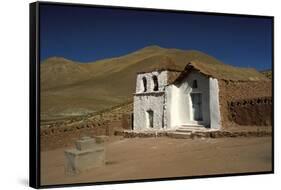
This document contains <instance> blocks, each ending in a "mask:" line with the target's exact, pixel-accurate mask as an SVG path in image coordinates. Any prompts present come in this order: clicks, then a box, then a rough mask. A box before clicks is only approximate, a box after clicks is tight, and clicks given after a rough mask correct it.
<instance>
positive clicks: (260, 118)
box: [228, 97, 272, 126]
mask: <svg viewBox="0 0 281 190" xmlns="http://www.w3.org/2000/svg"><path fill="white" fill-rule="evenodd" d="M228 110H229V115H228V117H229V120H230V121H232V122H235V123H237V124H238V125H250V126H271V125H272V99H271V97H263V98H254V99H245V100H240V101H232V102H229V103H228Z"/></svg>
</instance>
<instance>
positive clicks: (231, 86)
mask: <svg viewBox="0 0 281 190" xmlns="http://www.w3.org/2000/svg"><path fill="white" fill-rule="evenodd" d="M263 97H268V98H270V97H272V82H271V81H246V82H245V81H225V80H219V99H220V111H221V120H222V127H223V128H228V127H233V126H236V125H237V123H236V122H234V120H233V119H232V118H231V117H229V115H230V113H229V112H230V110H229V107H228V105H229V103H231V102H235V101H240V100H251V99H258V98H263ZM254 107H255V108H254ZM254 107H253V106H252V107H251V108H250V106H249V108H247V110H249V109H256V112H257V110H259V109H263V110H267V109H269V108H268V107H270V106H269V105H267V106H265V107H267V108H262V107H264V106H261V105H260V106H254ZM258 107H259V108H258ZM237 109H238V108H237ZM245 109H246V108H243V109H242V108H240V109H239V110H241V111H242V110H243V111H245ZM237 111H238V110H237ZM260 111H262V110H260ZM248 122H249V121H248ZM240 123H241V122H240Z"/></svg>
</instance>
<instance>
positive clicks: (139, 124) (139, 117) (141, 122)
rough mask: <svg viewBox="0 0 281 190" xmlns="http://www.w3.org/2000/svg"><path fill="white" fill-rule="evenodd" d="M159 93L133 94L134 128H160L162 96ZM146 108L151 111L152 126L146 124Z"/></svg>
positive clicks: (161, 121) (161, 123) (161, 124)
mask: <svg viewBox="0 0 281 190" xmlns="http://www.w3.org/2000/svg"><path fill="white" fill-rule="evenodd" d="M160 94H162V93H159V94H158V95H156V94H154V95H149V96H148V95H135V96H134V130H154V129H162V126H163V119H164V118H163V104H164V96H163V95H160ZM148 110H152V111H153V128H150V127H149V125H148V115H147V111H148Z"/></svg>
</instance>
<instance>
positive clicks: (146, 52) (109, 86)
mask: <svg viewBox="0 0 281 190" xmlns="http://www.w3.org/2000/svg"><path fill="white" fill-rule="evenodd" d="M165 59H168V60H170V61H172V62H173V63H175V64H176V65H177V66H178V67H179V68H181V69H184V67H185V66H186V64H187V63H188V62H190V61H193V60H198V61H201V62H204V63H208V64H214V65H216V66H217V67H219V66H220V65H221V64H223V63H222V62H221V61H219V60H217V59H216V58H214V57H212V56H209V55H207V54H205V53H202V52H199V51H194V50H179V49H166V48H162V47H159V46H149V47H145V48H143V49H140V50H138V51H135V52H132V53H130V54H127V55H124V56H121V57H116V58H110V59H104V60H99V61H95V62H90V63H79V62H75V61H71V60H68V59H65V58H60V57H51V58H48V59H46V60H45V61H43V62H42V63H41V119H42V120H50V119H51V120H54V119H64V118H69V117H75V116H79V115H84V114H87V113H92V112H95V111H99V110H102V109H106V108H109V107H112V106H114V105H118V104H120V103H122V102H126V101H128V100H131V99H132V94H133V92H134V90H135V82H136V73H137V72H138V71H140V70H143V69H144V68H151V67H153V66H155V65H156V64H159V62H161V61H163V60H165Z"/></svg>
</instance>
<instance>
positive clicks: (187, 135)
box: [168, 132, 192, 139]
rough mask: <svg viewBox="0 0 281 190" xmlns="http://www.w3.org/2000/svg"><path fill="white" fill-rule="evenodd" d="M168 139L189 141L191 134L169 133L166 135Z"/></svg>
mask: <svg viewBox="0 0 281 190" xmlns="http://www.w3.org/2000/svg"><path fill="white" fill-rule="evenodd" d="M168 136H169V137H172V138H177V139H191V138H192V133H191V132H189V133H188V132H170V133H168Z"/></svg>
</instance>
